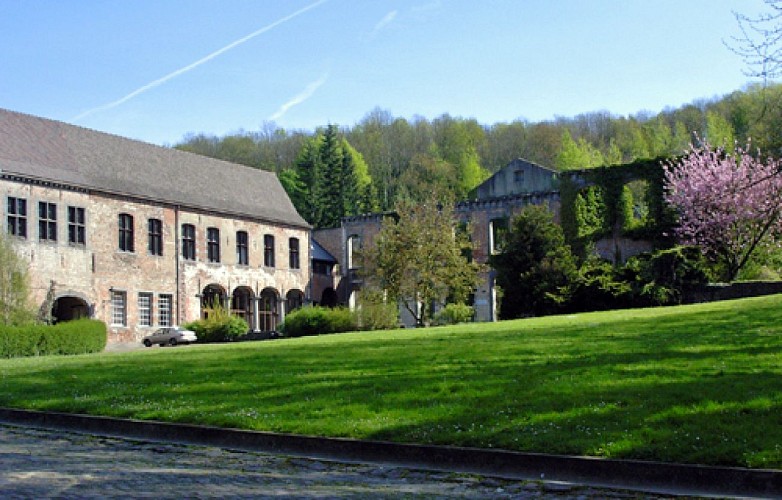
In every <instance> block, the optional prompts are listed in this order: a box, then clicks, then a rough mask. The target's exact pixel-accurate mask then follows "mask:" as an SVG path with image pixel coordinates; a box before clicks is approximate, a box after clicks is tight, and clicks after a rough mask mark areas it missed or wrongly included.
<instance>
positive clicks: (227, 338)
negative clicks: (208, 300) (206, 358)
mask: <svg viewBox="0 0 782 500" xmlns="http://www.w3.org/2000/svg"><path fill="white" fill-rule="evenodd" d="M184 327H185V328H187V329H188V330H193V331H194V332H195V334H196V337H198V341H199V342H203V343H210V342H231V341H233V340H236V339H237V338H238V337H240V336H242V335H244V334H245V333H247V331H248V330H249V329H250V327H249V326H248V325H247V322H246V321H245V320H244V319H242V318H240V317H238V316H228V317H225V318H220V319H213V318H207V319H199V320H197V321H193V322H191V323H187V324H185V325H184Z"/></svg>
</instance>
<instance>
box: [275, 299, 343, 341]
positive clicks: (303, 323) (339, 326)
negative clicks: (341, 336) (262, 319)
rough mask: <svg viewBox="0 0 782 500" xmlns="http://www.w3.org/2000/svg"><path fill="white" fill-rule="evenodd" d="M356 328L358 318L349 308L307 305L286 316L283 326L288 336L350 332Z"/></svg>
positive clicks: (283, 330)
mask: <svg viewBox="0 0 782 500" xmlns="http://www.w3.org/2000/svg"><path fill="white" fill-rule="evenodd" d="M355 329H356V319H355V317H354V315H353V313H351V312H350V311H349V310H348V309H345V308H341V307H337V308H333V309H332V308H328V307H321V306H305V307H302V308H300V309H296V310H295V311H293V312H292V313H290V314H288V315H287V316H286V317H285V322H284V323H283V324H282V326H281V330H282V333H283V335H285V336H286V337H303V336H307V335H322V334H324V333H340V332H349V331H351V330H355Z"/></svg>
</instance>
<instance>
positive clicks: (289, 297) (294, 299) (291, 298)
mask: <svg viewBox="0 0 782 500" xmlns="http://www.w3.org/2000/svg"><path fill="white" fill-rule="evenodd" d="M303 305H304V292H302V291H301V290H295V289H294V290H288V293H287V294H285V312H286V313H290V312H292V311H295V310H296V309H298V308H300V307H301V306H303Z"/></svg>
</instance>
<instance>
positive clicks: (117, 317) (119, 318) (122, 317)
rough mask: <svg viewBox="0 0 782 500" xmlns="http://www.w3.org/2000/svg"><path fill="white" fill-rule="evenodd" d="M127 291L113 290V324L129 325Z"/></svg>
mask: <svg viewBox="0 0 782 500" xmlns="http://www.w3.org/2000/svg"><path fill="white" fill-rule="evenodd" d="M127 297H128V296H127V294H126V292H118V291H116V290H112V291H111V324H112V326H128V308H127Z"/></svg>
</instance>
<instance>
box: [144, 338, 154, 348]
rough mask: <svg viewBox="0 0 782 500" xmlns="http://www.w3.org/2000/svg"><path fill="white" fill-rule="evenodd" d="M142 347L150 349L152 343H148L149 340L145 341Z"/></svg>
mask: <svg viewBox="0 0 782 500" xmlns="http://www.w3.org/2000/svg"><path fill="white" fill-rule="evenodd" d="M144 346H145V347H152V342H150V341H149V339H146V340H145V341H144Z"/></svg>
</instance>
